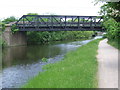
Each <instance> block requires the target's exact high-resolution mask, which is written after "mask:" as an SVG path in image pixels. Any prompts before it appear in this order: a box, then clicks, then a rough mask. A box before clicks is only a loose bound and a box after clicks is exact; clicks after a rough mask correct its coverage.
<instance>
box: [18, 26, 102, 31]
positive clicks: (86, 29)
mask: <svg viewBox="0 0 120 90" xmlns="http://www.w3.org/2000/svg"><path fill="white" fill-rule="evenodd" d="M18 29H19V30H20V31H103V29H102V27H92V28H91V27H79V28H78V27H74V26H71V27H66V28H64V27H52V28H50V27H19V28H18Z"/></svg>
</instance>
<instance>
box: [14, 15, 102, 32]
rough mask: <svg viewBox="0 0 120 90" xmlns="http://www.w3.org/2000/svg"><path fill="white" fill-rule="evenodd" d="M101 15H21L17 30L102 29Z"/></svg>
mask: <svg viewBox="0 0 120 90" xmlns="http://www.w3.org/2000/svg"><path fill="white" fill-rule="evenodd" d="M102 21H103V19H102V17H101V16H63V15H23V16H22V17H21V18H20V19H19V20H18V21H17V22H16V23H15V24H16V26H17V28H18V29H19V31H103V30H104V29H103V28H102V27H101V22H102Z"/></svg>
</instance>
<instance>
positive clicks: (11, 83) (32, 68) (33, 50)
mask: <svg viewBox="0 0 120 90" xmlns="http://www.w3.org/2000/svg"><path fill="white" fill-rule="evenodd" d="M90 41H91V40H83V41H67V42H65V41H60V42H54V43H51V44H49V45H29V46H16V47H9V48H4V50H3V52H2V88H19V87H20V86H22V85H24V84H25V83H26V82H27V81H28V80H29V79H31V78H33V77H34V76H36V75H37V74H38V73H40V72H42V71H43V69H42V67H43V65H46V64H48V63H55V62H57V61H60V60H62V58H63V57H64V55H65V54H66V53H67V52H69V51H71V50H75V49H77V48H78V47H80V46H82V45H84V44H86V43H88V42H90ZM42 58H47V59H48V62H42V60H41V59H42ZM0 75H1V74H0ZM0 79H1V78H0Z"/></svg>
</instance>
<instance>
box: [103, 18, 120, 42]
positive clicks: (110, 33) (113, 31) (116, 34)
mask: <svg viewBox="0 0 120 90" xmlns="http://www.w3.org/2000/svg"><path fill="white" fill-rule="evenodd" d="M103 25H104V27H105V28H106V29H107V38H108V39H109V40H117V39H119V38H120V28H119V26H120V23H119V22H116V21H115V20H114V19H113V18H110V19H109V20H107V21H105V22H104V23H103Z"/></svg>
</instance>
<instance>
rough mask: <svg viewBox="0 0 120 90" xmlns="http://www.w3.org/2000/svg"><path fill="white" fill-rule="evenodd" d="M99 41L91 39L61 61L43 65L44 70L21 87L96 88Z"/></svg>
mask: <svg viewBox="0 0 120 90" xmlns="http://www.w3.org/2000/svg"><path fill="white" fill-rule="evenodd" d="M99 41H100V40H94V41H91V42H90V43H88V44H86V45H84V46H82V47H80V48H78V49H77V50H75V51H72V52H69V53H67V54H66V55H65V57H64V59H63V60H62V61H60V62H58V63H54V64H48V65H46V66H44V69H45V71H44V72H41V73H40V74H39V75H38V76H36V77H34V78H33V79H32V80H29V82H28V83H27V84H26V85H24V86H23V88H97V75H96V74H97V69H98V68H97V67H98V63H97V60H96V55H97V49H98V43H99Z"/></svg>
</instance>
